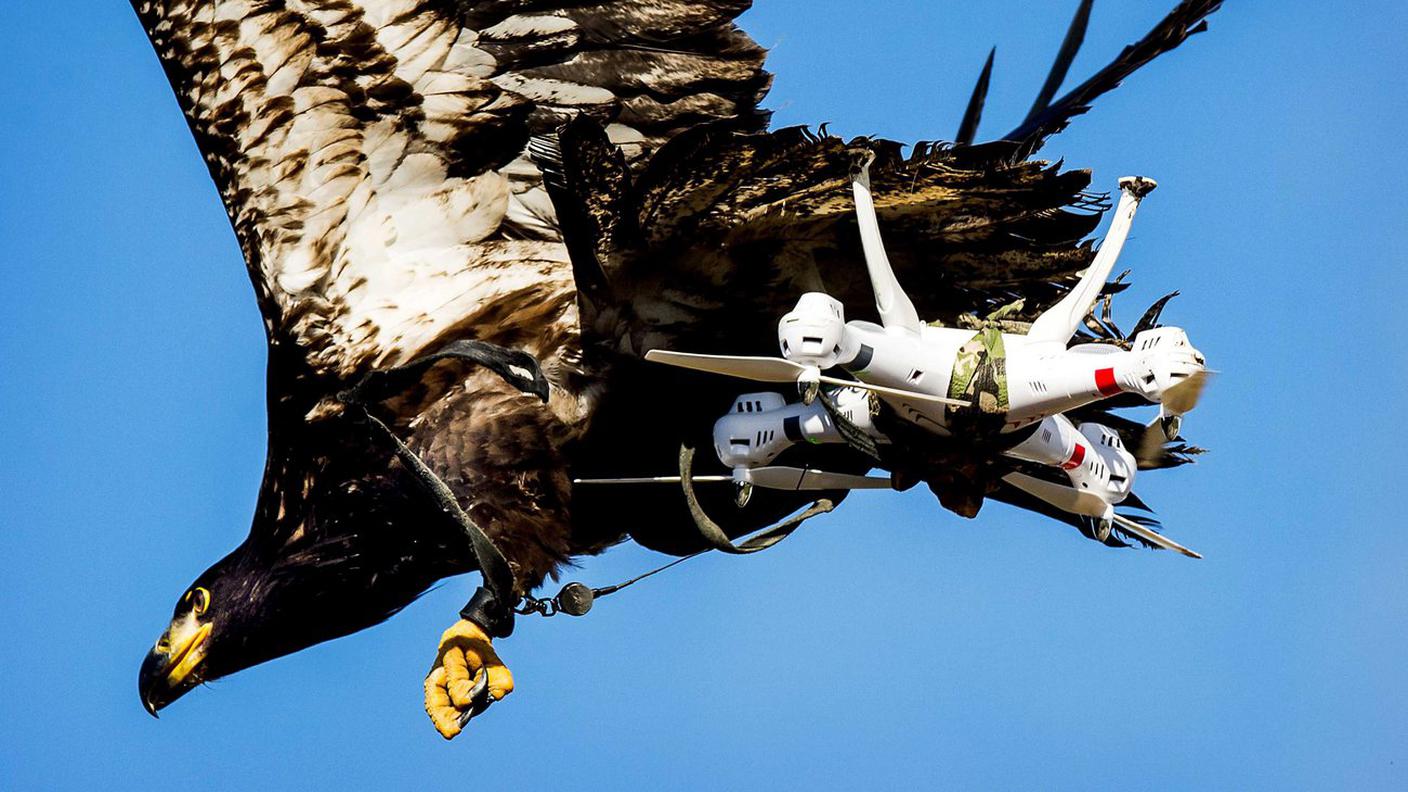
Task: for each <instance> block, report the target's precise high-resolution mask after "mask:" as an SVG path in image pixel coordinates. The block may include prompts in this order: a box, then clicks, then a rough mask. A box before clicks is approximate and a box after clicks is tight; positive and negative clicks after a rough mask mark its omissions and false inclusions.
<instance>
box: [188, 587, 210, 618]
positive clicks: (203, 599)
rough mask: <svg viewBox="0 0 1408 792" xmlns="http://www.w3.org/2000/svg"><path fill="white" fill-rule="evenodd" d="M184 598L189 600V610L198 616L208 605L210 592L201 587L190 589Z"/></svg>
mask: <svg viewBox="0 0 1408 792" xmlns="http://www.w3.org/2000/svg"><path fill="white" fill-rule="evenodd" d="M186 598H187V599H189V600H191V612H192V613H194V614H195V615H197V616H199V615H201V614H202V613H205V609H206V608H209V607H210V592H209V591H208V590H206V589H203V588H195V589H191V591H190V593H188V594H187V595H186Z"/></svg>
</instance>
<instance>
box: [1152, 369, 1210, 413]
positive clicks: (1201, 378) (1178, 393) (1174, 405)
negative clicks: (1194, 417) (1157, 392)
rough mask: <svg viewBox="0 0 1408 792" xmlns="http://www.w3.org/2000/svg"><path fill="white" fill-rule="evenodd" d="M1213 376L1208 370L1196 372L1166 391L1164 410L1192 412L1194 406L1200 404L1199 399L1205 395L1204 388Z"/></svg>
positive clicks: (1167, 411)
mask: <svg viewBox="0 0 1408 792" xmlns="http://www.w3.org/2000/svg"><path fill="white" fill-rule="evenodd" d="M1211 378H1212V375H1211V374H1210V373H1208V372H1206V371H1199V372H1195V373H1194V374H1191V375H1189V377H1188V378H1187V379H1185V380H1183V381H1182V382H1180V383H1178V384H1177V385H1174V386H1173V387H1172V388H1169V389H1168V390H1166V391H1164V395H1163V406H1164V412H1166V413H1170V414H1172V415H1183V414H1184V413H1188V412H1192V410H1193V408H1194V407H1197V406H1198V400H1199V399H1201V398H1202V396H1203V388H1205V387H1207V384H1208V380H1209V379H1211Z"/></svg>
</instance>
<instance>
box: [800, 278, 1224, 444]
mask: <svg viewBox="0 0 1408 792" xmlns="http://www.w3.org/2000/svg"><path fill="white" fill-rule="evenodd" d="M979 335H981V333H975V332H974V331H973V330H964V329H958V328H951V327H936V326H931V325H922V326H920V327H919V331H918V333H913V332H909V331H906V330H896V329H894V328H884V327H881V326H880V325H877V324H873V323H871V322H864V321H850V322H847V321H845V315H844V310H843V308H842V306H841V304H840V302H839V301H837V300H835V299H833V298H832V297H830V296H829V295H826V294H822V293H816V292H814V293H809V294H805V295H803V296H802V298H801V299H800V300H798V303H797V307H796V309H794V310H793V311H792V312H790V313H788V314H787V315H786V316H784V317H783V318H782V320H781V321H780V322H779V323H778V342H779V347H780V348H781V350H782V355H783V357H784V358H786V359H788V360H791V361H793V362H796V363H800V364H803V365H807V366H813V367H816V368H818V369H826V368H831V367H833V366H839V367H840V368H842V369H844V370H845V371H847V372H848V373H850V374H851V375H852V376H854V377H855V378H856V379H858V380H860V381H861V382H866V383H870V384H873V385H881V386H885V387H888V388H893V389H896V390H902V391H911V392H915V393H920V394H929V395H932V396H943V397H949V398H954V399H963V398H966V394H965V393H964V392H962V391H957V390H956V389H955V388H954V380H955V376H956V374H957V373H958V372H957V367H958V365H959V361H960V357H961V356H962V354H963V350H964V349H965V347H970V345H971V344H972V342H974V340H975V338H977V337H978V336H979ZM995 335H997V336H999V337H1000V345H998V344H994V345H993V346H994V347H995V350H985V354H986V356H987V357H988V361H987V365H989V367H990V370H991V371H994V372H996V376H998V377H1001V379H1002V382H1001V388H1002V391H1003V393H1004V396H1005V403H1004V404H1002V405H1001V416H1002V420H1003V423H1002V428H1001V431H1002V432H1004V433H1007V432H1014V431H1017V430H1020V429H1025V428H1027V427H1029V426H1031V425H1032V424H1035V423H1037V422H1039V421H1041V420H1043V419H1045V418H1048V417H1050V416H1053V415H1059V414H1061V413H1064V412H1067V411H1069V410H1073V409H1076V408H1078V407H1083V406H1085V405H1087V404H1091V403H1093V402H1097V401H1100V400H1102V399H1107V398H1110V397H1112V396H1116V395H1119V394H1121V393H1136V394H1138V395H1140V396H1142V397H1144V398H1145V399H1147V400H1148V401H1151V402H1158V401H1160V398H1161V395H1162V393H1163V391H1164V390H1166V389H1167V388H1170V387H1172V386H1174V385H1176V384H1178V383H1179V382H1181V381H1183V380H1184V379H1185V378H1187V377H1188V376H1191V375H1192V374H1193V373H1195V372H1197V371H1201V370H1202V367H1203V358H1202V355H1201V354H1200V353H1199V352H1198V351H1197V350H1196V349H1194V348H1193V347H1192V345H1191V344H1190V343H1189V341H1188V336H1187V334H1186V333H1184V332H1183V331H1182V330H1181V329H1179V328H1176V327H1162V328H1157V329H1153V330H1146V331H1144V332H1142V333H1140V334H1139V335H1137V336H1135V338H1134V339H1133V340H1132V343H1131V349H1128V350H1126V349H1121V348H1120V347H1117V346H1113V345H1110V344H1079V345H1076V346H1073V347H1070V348H1067V347H1064V346H1062V345H1060V344H1052V343H1048V342H1036V343H1033V342H1031V341H1030V340H1029V339H1028V337H1027V336H1024V335H1016V334H1011V333H1000V334H995ZM996 350H1000V351H996ZM879 397H880V398H881V399H883V400H884V401H885V402H886V403H887V404H889V405H890V406H891V407H893V408H894V409H895V410H896V411H897V412H898V413H899V414H900V415H901V416H902V417H903V418H905V419H906V420H909V421H911V422H913V423H914V424H916V425H918V426H921V427H923V428H925V429H927V430H929V431H932V432H935V433H936V434H939V435H943V436H948V435H950V434H951V433H952V423H953V418H954V417H955V416H956V415H957V414H958V412H957V410H963V409H978V406H977V405H974V406H971V407H968V408H954V407H951V406H946V405H942V404H937V403H935V402H930V401H920V400H915V399H905V398H904V397H903V396H897V395H891V394H886V393H881V394H879Z"/></svg>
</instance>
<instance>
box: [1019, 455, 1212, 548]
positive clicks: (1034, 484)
mask: <svg viewBox="0 0 1408 792" xmlns="http://www.w3.org/2000/svg"><path fill="white" fill-rule="evenodd" d="M1002 480H1003V481H1005V482H1007V483H1008V484H1011V485H1012V486H1014V487H1016V488H1017V489H1019V490H1021V491H1023V492H1025V493H1027V494H1028V495H1031V496H1032V497H1034V498H1038V499H1040V500H1043V501H1045V502H1047V503H1049V504H1051V505H1052V506H1055V507H1056V508H1058V509H1060V510H1061V511H1064V512H1069V513H1070V514H1080V515H1083V516H1086V517H1091V518H1093V519H1096V520H1101V519H1108V520H1111V521H1112V522H1114V523H1115V524H1116V525H1118V526H1119V527H1120V528H1121V529H1122V530H1124V531H1125V532H1127V533H1130V534H1133V535H1135V536H1137V537H1139V538H1140V539H1143V540H1144V541H1146V542H1148V543H1149V544H1151V545H1155V546H1158V547H1162V548H1164V549H1166V550H1176V551H1177V552H1180V553H1182V554H1183V555H1186V556H1188V557H1189V558H1202V556H1200V555H1198V554H1197V553H1195V552H1193V551H1192V550H1189V549H1188V548H1186V547H1184V546H1183V545H1181V544H1179V543H1178V542H1175V541H1173V540H1172V539H1170V538H1168V537H1167V536H1164V535H1163V534H1161V533H1158V532H1156V531H1151V530H1149V529H1148V528H1145V527H1144V526H1142V525H1140V524H1139V523H1137V522H1135V521H1133V520H1131V519H1129V518H1127V517H1121V516H1120V515H1118V514H1115V513H1114V511H1113V509H1111V507H1110V504H1108V503H1106V502H1105V501H1104V500H1103V499H1102V498H1100V497H1099V496H1097V495H1096V494H1095V493H1093V492H1081V491H1079V490H1077V489H1074V488H1072V487H1065V486H1062V485H1060V484H1056V483H1054V482H1050V481H1046V480H1045V479H1039V478H1035V477H1033V476H1028V475H1027V474H1025V473H1008V474H1007V475H1005V476H1003V477H1002Z"/></svg>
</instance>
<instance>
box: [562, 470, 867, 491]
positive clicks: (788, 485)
mask: <svg viewBox="0 0 1408 792" xmlns="http://www.w3.org/2000/svg"><path fill="white" fill-rule="evenodd" d="M739 472H740V473H741V474H742V475H741V477H739V478H735V477H734V476H692V477H690V480H691V481H693V482H694V483H696V484H699V483H722V482H725V481H729V482H735V483H738V484H752V485H754V486H758V487H762V488H764V489H775V490H789V491H793V492H799V491H810V490H857V489H890V488H891V484H890V479H889V478H886V477H881V476H857V475H853V474H850V473H828V472H826V471H824V470H812V469H811V468H796V467H786V466H782V465H771V466H767V467H757V468H740V469H739ZM572 483H573V484H678V483H680V477H679V476H641V477H637V478H606V479H573V480H572Z"/></svg>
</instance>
